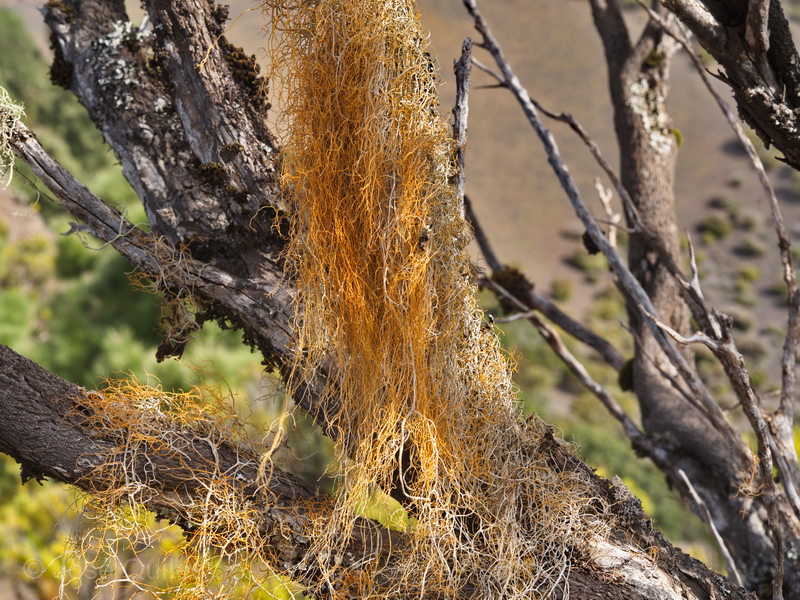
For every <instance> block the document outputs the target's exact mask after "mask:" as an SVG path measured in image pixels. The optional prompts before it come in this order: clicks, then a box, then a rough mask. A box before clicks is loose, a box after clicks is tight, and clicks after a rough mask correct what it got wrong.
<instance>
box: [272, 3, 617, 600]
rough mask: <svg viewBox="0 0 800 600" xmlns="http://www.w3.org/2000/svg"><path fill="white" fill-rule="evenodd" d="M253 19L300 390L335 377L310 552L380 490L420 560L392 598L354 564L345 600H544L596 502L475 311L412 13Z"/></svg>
mask: <svg viewBox="0 0 800 600" xmlns="http://www.w3.org/2000/svg"><path fill="white" fill-rule="evenodd" d="M262 7H263V9H264V11H265V13H266V14H267V15H268V18H269V24H268V29H269V30H270V31H271V32H272V35H271V36H270V48H269V52H268V53H269V55H270V57H271V58H272V60H273V65H274V73H273V74H272V78H271V80H272V81H273V89H278V90H280V92H281V94H282V98H281V99H280V101H278V102H276V104H279V105H281V106H283V108H284V114H285V124H284V127H283V128H282V129H283V130H284V131H285V132H286V135H285V139H284V144H283V147H284V160H283V172H282V186H283V191H284V194H285V195H286V198H287V200H288V204H289V206H290V209H291V212H292V222H293V226H292V231H291V239H290V242H289V246H288V251H287V259H288V261H287V262H288V265H289V267H290V269H291V276H292V277H293V278H294V283H295V284H296V286H297V289H298V294H297V304H296V306H297V318H296V323H295V325H296V327H295V333H296V349H297V351H296V354H295V356H294V360H293V364H292V368H293V381H294V384H295V385H298V386H301V385H303V384H305V383H307V382H310V381H312V380H313V379H314V377H316V376H318V374H319V373H320V372H324V373H326V377H327V381H328V385H327V388H326V390H325V392H324V395H325V396H327V401H328V404H329V405H331V406H335V407H336V408H335V410H333V411H331V412H330V414H329V421H330V423H329V425H330V429H331V430H333V431H336V432H337V437H338V442H339V443H338V449H339V453H340V455H339V459H340V460H339V462H340V464H341V465H343V466H342V468H341V469H340V472H339V473H338V475H339V482H340V486H341V493H340V494H339V495H338V497H337V506H336V509H335V510H334V512H333V515H332V516H331V518H328V519H325V520H324V521H320V522H319V523H318V531H317V533H316V535H314V536H313V539H314V548H315V549H314V551H313V552H312V554H314V555H320V556H321V555H325V554H326V553H328V554H330V553H331V552H334V553H335V552H337V551H338V549H339V548H340V546H341V543H342V540H345V539H346V538H347V535H346V533H347V531H348V527H349V523H351V522H352V514H353V512H354V510H355V507H357V506H358V504H359V502H361V501H362V499H363V498H365V497H371V496H372V495H373V494H375V493H376V491H379V492H382V493H384V494H390V495H392V496H394V497H395V498H398V499H400V500H401V501H402V502H403V503H404V506H405V507H406V509H407V510H409V511H410V512H411V513H413V515H414V516H415V518H416V521H415V525H414V527H413V528H411V530H410V531H408V532H407V533H408V537H409V539H410V543H409V544H407V545H405V546H404V548H403V549H398V550H394V551H393V564H394V565H395V566H396V567H398V568H396V569H395V570H394V573H395V574H397V573H399V574H400V575H399V576H395V577H394V578H392V579H391V580H389V581H388V582H387V578H381V577H380V570H381V565H380V564H377V563H376V564H374V565H372V567H371V568H372V571H374V573H373V576H371V577H369V576H368V577H365V576H364V575H365V574H367V575H369V571H370V569H369V565H368V567H367V568H365V567H364V564H362V565H360V566H361V571H360V573H359V576H358V577H353V578H352V580H351V583H350V589H349V590H348V593H350V594H353V595H355V596H357V597H364V598H366V597H402V596H406V595H408V594H413V595H417V594H419V595H420V596H436V595H437V594H439V595H443V596H448V597H453V596H456V595H459V594H463V593H464V592H465V590H468V589H473V590H474V589H477V590H478V592H477V594H476V596H477V597H498V598H499V597H503V598H531V597H547V596H548V594H550V593H551V592H552V590H553V589H554V587H555V586H557V585H558V584H559V582H560V581H562V580H563V577H564V575H565V573H566V566H567V565H568V563H569V560H570V553H571V552H572V551H573V550H574V549H575V548H580V547H581V546H582V544H583V542H584V540H585V536H587V535H593V534H594V533H596V532H597V530H598V527H599V526H598V525H596V523H597V522H598V521H597V520H596V519H594V518H593V510H595V509H593V508H590V507H591V496H592V494H591V493H589V491H588V490H589V486H588V482H585V481H582V480H581V479H580V477H579V476H577V475H575V474H569V475H567V474H564V473H559V472H555V471H554V470H553V469H552V468H551V467H549V466H547V460H546V456H544V454H545V453H544V452H543V451H542V449H541V440H542V438H543V436H544V435H545V431H546V428H545V426H544V425H543V424H541V423H540V422H539V421H538V420H536V419H535V418H533V419H531V420H529V421H528V422H527V423H525V422H522V421H521V419H520V418H519V415H518V411H517V404H516V399H515V396H514V391H513V389H514V388H513V384H512V381H511V376H510V369H509V365H508V361H507V358H506V356H505V354H504V352H503V350H502V348H501V347H500V345H499V342H498V340H497V338H496V336H495V335H494V333H493V331H492V330H491V326H490V325H489V324H488V323H486V322H485V321H484V320H483V314H482V311H481V310H480V308H479V306H478V304H477V302H476V300H475V287H474V285H473V282H472V280H471V277H470V263H469V259H468V256H467V254H466V251H465V248H466V245H467V243H468V240H469V233H468V229H467V227H466V224H465V222H464V219H463V214H462V213H463V209H462V206H461V202H460V200H459V198H458V195H457V193H456V190H455V189H453V188H452V187H451V186H450V185H449V183H448V178H449V176H450V175H451V174H452V169H453V158H452V156H453V146H454V145H453V142H452V140H451V139H450V136H449V128H448V125H447V123H446V122H445V121H444V119H443V118H442V117H441V115H440V113H439V110H438V100H437V95H436V86H437V81H436V76H435V69H434V65H433V63H432V60H431V53H430V52H429V49H428V45H427V37H426V35H425V33H424V32H423V30H422V28H421V27H420V24H419V19H418V15H417V13H416V8H415V4H414V2H413V1H412V0H358V1H351V0H348V1H345V0H319V1H316V2H283V1H280V0H268V1H266V2H263V3H262ZM276 83H277V84H278V85H275V84H276ZM597 506H599V504H598V505H597ZM600 510H602V507H600ZM579 531H581V532H582V533H579ZM421 574H424V576H421ZM328 577H330V579H332V580H337V581H343V580H347V577H346V576H342V574H341V573H331V574H330V575H329V576H328ZM323 579H325V578H324V577H323ZM382 581H383V583H381V582H382Z"/></svg>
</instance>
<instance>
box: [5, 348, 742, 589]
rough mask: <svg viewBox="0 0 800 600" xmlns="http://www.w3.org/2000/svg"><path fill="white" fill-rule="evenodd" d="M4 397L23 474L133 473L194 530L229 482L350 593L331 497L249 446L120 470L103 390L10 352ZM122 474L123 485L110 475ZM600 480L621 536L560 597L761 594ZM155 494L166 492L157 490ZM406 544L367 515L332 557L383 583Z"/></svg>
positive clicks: (571, 462) (280, 536) (205, 450)
mask: <svg viewBox="0 0 800 600" xmlns="http://www.w3.org/2000/svg"><path fill="white" fill-rule="evenodd" d="M0 389H2V396H1V397H0V451H2V452H4V453H6V454H8V455H10V456H12V457H13V458H15V459H16V460H17V461H19V462H20V464H21V466H22V474H23V478H25V479H31V478H35V479H41V478H43V477H48V478H52V479H54V480H57V481H62V482H64V483H67V484H71V485H74V486H76V487H78V488H80V489H82V490H84V491H87V492H89V493H96V492H97V491H98V490H107V489H114V488H115V487H117V486H123V485H124V483H125V477H124V476H125V474H126V473H130V472H131V471H134V475H138V476H141V477H142V479H143V480H144V479H147V481H148V494H147V497H146V499H144V498H142V499H137V498H135V497H134V498H132V501H137V500H139V501H141V502H142V503H143V504H144V505H145V506H146V507H147V508H149V509H150V510H153V511H155V512H156V514H158V515H160V516H162V517H163V518H166V519H169V520H170V521H172V522H173V523H175V524H177V525H179V526H180V527H182V528H183V529H184V530H185V531H186V532H187V534H191V532H192V530H193V529H194V528H195V527H196V526H197V523H198V522H199V521H202V515H199V514H196V513H195V512H194V510H195V509H194V506H196V500H197V498H198V497H200V498H202V497H204V496H205V495H207V494H208V489H209V487H211V486H212V485H215V484H218V483H219V480H220V478H224V480H225V482H226V483H228V484H229V485H230V486H231V488H232V489H233V490H234V491H235V493H237V494H238V495H240V496H241V497H242V498H243V499H244V501H245V502H247V503H249V504H251V505H252V506H254V507H255V509H256V511H255V514H257V515H258V517H257V518H258V519H259V522H258V530H259V531H260V532H261V537H260V541H261V542H262V543H263V544H264V545H266V546H268V548H269V554H270V555H273V556H276V557H277V561H278V564H280V565H281V566H282V568H283V569H286V570H290V571H291V572H292V574H293V575H294V576H296V577H297V576H300V581H301V582H302V583H303V584H304V585H305V586H306V589H307V590H308V591H310V592H312V593H314V594H315V595H316V597H318V598H325V597H331V596H333V595H334V594H335V593H340V592H341V590H340V589H338V588H336V589H331V586H332V585H334V586H336V585H342V582H337V581H334V582H330V581H327V580H324V581H323V580H319V579H316V576H317V575H318V572H317V570H316V569H315V567H314V565H315V564H316V563H315V561H314V560H312V559H310V557H309V556H308V552H309V545H310V544H309V535H310V532H309V531H308V530H307V529H306V524H307V522H308V519H307V514H308V511H309V510H311V507H312V505H313V510H314V511H320V510H324V508H323V507H324V505H325V504H326V503H330V500H329V499H327V498H325V497H320V496H318V495H315V493H314V492H313V491H312V490H311V489H309V487H308V486H306V485H305V484H304V483H303V482H301V481H300V480H299V479H298V478H297V477H295V476H294V475H292V474H291V473H287V472H285V471H282V470H280V469H279V468H277V467H276V466H275V465H270V467H269V472H270V477H268V478H266V479H264V478H261V477H259V476H258V472H259V460H258V457H257V455H256V453H255V452H254V451H253V450H252V449H251V448H249V447H247V446H243V445H242V444H236V445H231V444H218V445H216V446H212V444H210V443H209V441H208V433H207V432H206V431H197V432H195V431H191V430H187V429H186V428H185V427H181V426H177V425H176V426H175V427H174V428H173V427H169V426H167V427H164V432H163V441H164V442H166V443H168V444H169V446H170V447H173V448H179V449H180V452H173V453H163V452H159V451H157V450H155V449H153V451H151V452H149V453H146V454H141V455H136V456H133V457H132V460H133V462H132V463H125V464H122V463H120V464H117V465H115V464H114V463H109V462H108V461H109V458H114V457H116V458H118V457H120V456H121V454H120V453H118V452H117V450H118V445H119V444H120V437H119V436H118V434H115V435H113V436H109V435H108V432H107V431H103V430H98V429H96V428H93V427H92V424H91V419H90V417H91V416H92V414H91V402H89V403H87V402H86V400H87V397H88V396H90V395H91V394H92V393H96V392H87V391H86V390H84V389H82V388H80V387H78V386H77V385H74V384H72V383H69V382H67V381H65V380H63V379H61V378H59V377H57V376H56V375H53V374H52V373H49V372H48V371H45V370H44V369H42V368H41V367H39V366H38V365H36V364H35V363H33V362H31V361H30V360H28V359H26V358H24V357H22V356H20V355H19V354H16V353H15V352H14V351H13V350H11V349H10V348H8V347H6V346H2V345H0ZM134 403H135V399H131V404H132V406H135V404H134ZM538 451H539V452H542V453H543V454H544V455H546V456H547V457H548V459H549V463H550V466H551V467H552V468H553V469H554V470H555V471H572V470H577V471H581V472H583V473H584V474H586V475H590V474H591V470H590V469H589V467H587V466H586V465H585V464H584V463H583V462H582V461H580V460H579V459H576V458H575V457H573V456H571V455H570V454H569V452H568V451H567V450H566V448H565V447H564V446H563V445H562V444H561V443H560V442H559V441H558V440H556V438H554V437H553V436H552V435H550V436H547V437H546V438H545V440H544V442H543V443H542V445H541V447H540V448H539V449H538ZM115 466H117V467H121V468H118V469H117V468H114V467H115ZM113 473H117V474H119V475H120V476H122V478H121V479H113V478H110V477H109V474H113ZM591 477H592V479H593V482H594V487H595V489H594V490H593V491H594V493H595V494H596V496H597V498H599V499H601V500H602V501H603V502H606V503H608V504H609V506H610V507H611V513H610V514H609V516H608V519H609V524H610V525H611V533H610V535H609V536H608V537H607V538H605V539H597V540H595V543H594V544H593V546H592V547H591V548H590V549H589V551H588V555H586V556H583V557H582V558H581V560H579V561H575V563H574V565H573V569H572V570H571V572H570V574H569V577H568V578H567V584H565V586H563V587H562V590H561V592H560V595H561V596H562V597H564V598H566V597H569V598H571V599H572V600H595V599H596V598H625V599H628V600H669V599H673V598H674V599H676V600H677V599H678V598H681V599H685V598H692V599H694V598H697V599H707V598H713V597H715V596H714V594H715V593H716V594H725V595H724V597H726V598H730V599H732V600H745V599H749V598H753V596H752V595H750V594H749V593H748V592H746V591H744V590H741V589H735V588H734V587H732V586H731V584H730V583H729V582H727V581H726V580H725V579H723V578H722V577H720V576H719V575H716V574H714V573H712V572H710V571H709V570H708V569H707V568H706V567H704V566H703V565H702V564H701V563H699V562H698V561H696V560H694V559H692V558H690V557H688V556H686V555H685V554H683V553H682V552H680V550H679V549H676V548H673V547H672V546H671V545H670V544H669V542H667V541H666V540H665V539H664V538H663V536H661V534H659V533H658V532H657V531H656V530H655V529H653V527H652V524H651V523H650V521H649V519H648V518H647V517H646V516H645V515H644V513H643V512H642V509H641V504H640V503H639V501H638V500H637V499H636V498H634V497H633V496H632V495H631V494H630V492H629V491H628V490H627V489H626V488H625V486H624V485H623V484H622V482H620V481H619V480H615V481H614V482H608V481H605V480H602V479H600V478H599V477H597V476H594V475H593V474H591ZM265 485H266V489H265V488H264V486H265ZM153 490H158V493H157V494H153V493H152V491H153ZM402 544H403V538H402V534H399V533H396V532H390V531H388V530H385V529H383V528H381V527H380V526H379V525H378V524H376V523H373V522H369V521H366V520H363V519H362V520H359V523H358V524H357V527H356V528H355V530H354V532H353V534H352V537H351V538H350V540H349V541H348V543H347V545H346V548H345V551H344V552H343V553H342V555H341V556H338V557H331V558H329V560H339V561H341V562H340V564H341V565H343V566H344V567H352V568H354V569H359V568H360V567H359V565H361V564H363V563H364V562H369V560H370V559H374V560H379V561H381V565H382V568H381V570H379V572H378V576H377V577H378V578H379V581H380V579H381V578H385V579H387V580H390V578H391V577H392V565H391V555H390V553H389V552H390V549H391V548H397V547H400V546H401V545H402ZM255 550H257V549H255ZM583 552H584V553H586V552H587V550H586V549H583ZM421 591H422V590H419V591H418V592H421ZM418 592H415V591H414V590H409V597H419V596H418ZM336 597H341V596H338V595H337V596H336ZM425 597H427V596H425ZM457 597H458V598H470V597H472V594H471V590H469V589H465V590H459V591H458V593H457Z"/></svg>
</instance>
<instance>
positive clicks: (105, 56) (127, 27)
mask: <svg viewBox="0 0 800 600" xmlns="http://www.w3.org/2000/svg"><path fill="white" fill-rule="evenodd" d="M112 25H113V29H112V30H111V31H110V32H108V33H107V34H106V35H104V36H101V37H99V38H97V39H96V40H95V41H94V42H92V50H93V60H95V61H96V63H97V66H98V70H100V73H99V76H98V78H97V83H98V85H99V86H100V88H101V89H102V90H103V91H104V92H106V93H107V94H109V96H110V97H111V98H113V101H114V106H115V107H116V108H121V109H124V108H126V107H127V106H128V105H129V104H130V103H131V102H132V101H133V92H134V91H135V90H136V88H137V86H138V85H139V81H138V74H137V72H136V65H135V63H133V62H132V61H129V60H127V59H125V58H122V57H121V56H120V46H121V45H122V44H133V45H139V44H142V43H144V42H145V41H146V40H147V38H148V37H149V33H147V32H145V31H143V30H142V29H140V28H138V27H136V26H135V25H133V23H131V22H130V21H115V22H114V23H113V24H112Z"/></svg>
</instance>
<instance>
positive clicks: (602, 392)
mask: <svg viewBox="0 0 800 600" xmlns="http://www.w3.org/2000/svg"><path fill="white" fill-rule="evenodd" d="M486 285H487V286H489V287H490V288H492V289H493V290H495V291H496V292H497V294H498V295H499V296H502V297H503V298H505V299H506V300H507V301H508V302H510V303H511V304H513V305H514V306H516V308H517V309H518V310H520V311H525V309H526V308H527V307H526V306H525V304H523V303H522V302H521V301H520V300H519V299H518V298H517V297H516V296H514V295H513V294H512V293H511V292H509V291H508V290H507V289H505V288H504V287H503V286H502V285H500V284H499V283H497V282H496V281H493V280H487V283H486ZM523 314H525V315H526V316H527V318H528V320H530V322H531V323H533V325H534V327H536V330H537V331H538V332H539V334H540V335H541V336H542V337H543V338H544V340H545V341H546V342H547V343H548V345H549V346H550V348H552V350H553V352H555V353H556V355H557V356H558V357H559V358H560V359H561V360H562V361H563V362H564V364H565V365H566V366H567V367H568V368H569V370H570V371H571V372H572V374H573V375H575V377H577V378H578V380H579V381H580V382H581V384H582V385H583V386H584V387H585V388H586V389H587V390H589V391H590V392H592V393H593V394H594V395H595V396H597V398H598V399H599V400H600V402H602V403H603V406H605V407H606V409H608V411H609V412H610V413H611V414H612V416H613V417H614V418H615V419H617V421H619V422H620V423H621V424H622V427H623V429H624V430H625V435H627V436H628V438H629V439H630V440H631V445H632V446H633V448H634V449H635V450H636V451H637V452H638V453H640V454H642V455H644V456H648V457H650V458H652V459H653V460H654V461H655V462H657V463H658V464H664V463H665V462H666V456H665V455H664V454H663V452H661V451H660V450H659V449H658V448H657V447H656V446H655V445H654V444H653V443H652V442H651V440H650V439H649V438H648V437H647V436H646V435H645V434H644V432H643V431H642V430H641V429H639V427H638V426H637V425H636V423H634V422H633V420H631V418H630V417H629V416H628V414H627V413H626V412H625V410H624V409H623V408H622V406H620V405H619V403H618V402H617V401H616V400H614V398H613V397H612V396H611V394H609V393H608V391H606V389H605V388H603V386H601V385H600V384H599V383H597V382H596V381H595V380H594V379H592V377H591V375H589V373H588V371H587V370H586V368H585V367H584V366H583V365H582V364H581V363H580V361H579V360H578V359H577V358H575V356H574V355H573V354H572V353H571V352H570V351H569V349H568V348H567V347H566V346H565V345H564V342H563V341H562V340H561V336H559V335H558V332H557V331H556V330H555V329H553V328H552V327H550V326H549V325H548V324H547V323H545V322H544V321H542V320H541V319H540V318H539V316H538V315H537V314H536V312H535V311H528V312H524V313H523Z"/></svg>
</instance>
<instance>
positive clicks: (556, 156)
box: [463, 0, 742, 447]
mask: <svg viewBox="0 0 800 600" xmlns="http://www.w3.org/2000/svg"><path fill="white" fill-rule="evenodd" d="M463 2H464V5H465V6H466V8H467V10H468V11H469V14H470V15H471V16H472V18H473V20H474V23H475V28H476V29H477V30H478V32H479V33H480V34H481V35H482V36H483V41H482V43H481V47H483V48H484V49H486V50H487V51H488V52H489V53H490V54H491V55H492V57H493V58H494V61H495V63H496V65H497V67H498V69H500V71H501V73H502V77H503V80H504V81H505V82H506V87H507V88H508V89H509V90H510V91H511V92H512V94H513V95H514V97H515V98H516V99H517V102H518V103H519V104H520V106H521V107H522V110H523V112H524V113H525V116H526V117H527V119H528V121H529V122H530V124H531V126H532V127H533V128H534V130H535V131H536V134H537V135H538V136H539V138H540V140H541V141H542V144H543V145H544V149H545V152H546V153H547V156H548V162H549V163H550V166H551V167H552V168H553V171H554V172H555V174H556V177H557V178H558V180H559V182H560V183H561V187H562V188H563V189H564V191H565V192H566V193H567V196H568V197H569V199H570V202H571V203H572V206H573V209H574V210H575V213H576V214H577V216H578V218H579V219H580V220H581V222H582V223H583V224H584V226H585V227H586V231H587V233H588V234H589V236H590V237H591V239H592V241H593V242H594V243H595V245H597V247H598V248H599V249H600V251H601V252H602V253H603V255H604V256H605V257H606V258H607V259H608V262H609V265H610V266H611V268H612V269H613V271H614V272H615V273H616V275H617V277H618V278H619V280H620V283H621V288H622V289H623V290H624V292H625V293H626V294H627V295H628V296H629V298H630V299H631V301H632V302H633V303H634V304H635V305H638V306H640V307H641V308H642V309H643V315H644V316H645V318H646V319H647V315H648V314H656V310H655V307H654V306H653V304H652V302H651V300H650V298H649V297H648V296H647V293H646V292H645V291H644V289H643V288H642V286H641V284H640V283H639V281H638V280H637V279H636V277H635V276H634V275H633V273H631V271H630V270H629V269H628V267H627V266H626V265H625V263H624V261H623V260H622V258H621V257H620V256H619V254H618V253H617V252H616V250H615V249H614V248H612V247H611V245H610V244H609V243H608V240H607V239H606V237H605V235H603V232H602V231H601V230H600V228H599V226H598V224H597V221H596V220H595V218H594V217H593V216H592V214H591V213H590V212H589V209H588V208H587V206H586V204H585V202H584V201H583V198H582V197H581V194H580V192H579V191H578V188H577V186H576V184H575V181H574V180H573V179H572V176H571V175H570V173H569V170H568V169H567V167H566V165H565V164H564V161H563V159H562V158H561V154H560V152H559V150H558V146H557V145H556V142H555V139H554V138H553V134H552V133H551V132H550V130H549V129H547V128H546V127H545V126H544V124H543V123H542V122H541V120H540V119H539V115H538V111H537V109H536V106H535V105H534V103H533V102H532V100H531V98H530V95H529V94H528V92H527V90H526V89H525V88H524V87H523V86H522V84H521V83H520V81H519V79H518V78H517V76H516V75H515V74H514V72H513V70H512V69H511V67H510V65H509V64H508V61H507V60H506V59H505V56H504V55H503V52H502V50H501V48H500V46H499V45H498V43H497V40H496V39H495V38H494V36H493V34H492V33H491V31H490V30H489V27H488V25H487V24H486V21H485V20H484V19H483V16H482V15H481V13H480V11H479V10H478V7H477V4H476V0H463ZM647 323H648V327H649V328H650V331H651V332H652V334H653V337H654V338H655V340H656V341H657V342H658V344H659V346H660V347H661V349H662V350H663V351H664V353H665V354H666V355H667V356H668V357H669V359H670V361H671V362H672V363H673V365H674V366H675V368H676V369H677V370H678V372H679V373H680V375H681V377H682V378H683V379H684V381H686V384H687V385H688V386H689V389H690V390H691V391H692V394H694V395H695V397H696V398H697V399H698V400H699V402H700V404H701V405H702V407H703V414H704V415H705V416H706V417H707V418H708V419H709V421H710V422H711V423H712V424H713V425H714V427H715V428H716V429H717V430H718V431H720V432H721V434H722V435H725V436H727V437H728V438H729V439H730V440H731V441H732V443H733V444H734V445H735V446H736V447H740V446H741V445H742V444H741V440H740V439H739V438H738V437H737V436H736V434H735V432H734V431H733V429H732V428H731V426H730V424H729V423H728V422H727V420H726V419H725V415H724V413H723V412H722V409H721V408H720V407H719V405H718V404H717V403H716V402H715V401H714V399H713V398H712V397H711V394H710V393H709V392H708V390H707V389H706V387H705V384H704V383H703V382H702V381H701V380H700V377H699V375H698V374H697V373H696V371H695V370H694V369H692V368H691V366H690V365H689V363H688V362H687V361H686V359H685V357H684V356H683V355H682V354H681V353H680V352H678V350H677V348H675V346H674V345H673V344H672V343H671V342H670V341H669V340H668V339H667V337H666V336H665V334H664V332H663V331H662V330H661V329H660V328H659V327H658V326H657V325H656V324H655V323H654V322H653V321H652V320H650V319H647Z"/></svg>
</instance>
